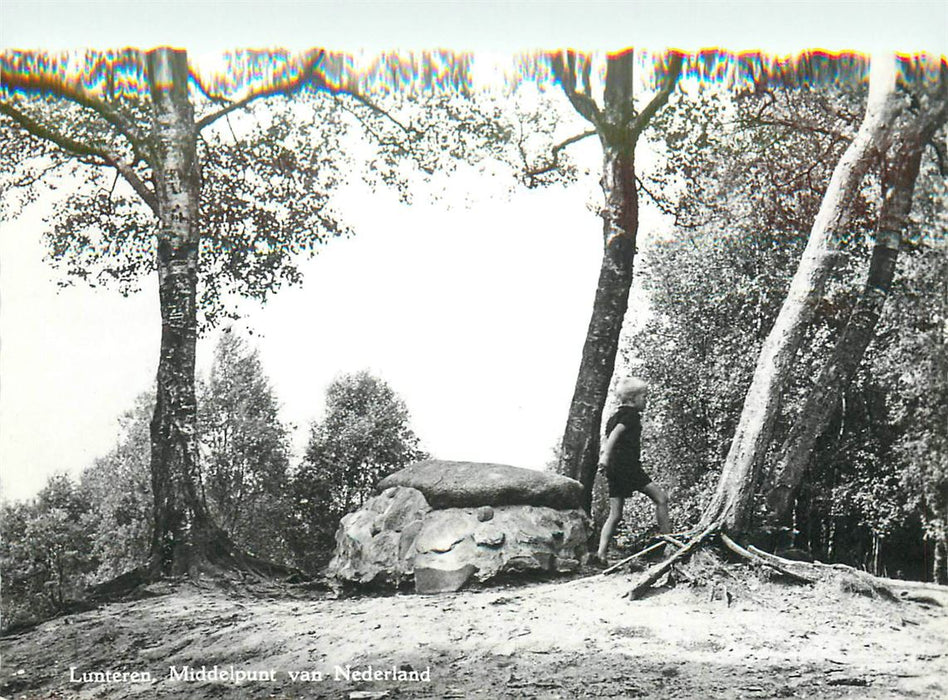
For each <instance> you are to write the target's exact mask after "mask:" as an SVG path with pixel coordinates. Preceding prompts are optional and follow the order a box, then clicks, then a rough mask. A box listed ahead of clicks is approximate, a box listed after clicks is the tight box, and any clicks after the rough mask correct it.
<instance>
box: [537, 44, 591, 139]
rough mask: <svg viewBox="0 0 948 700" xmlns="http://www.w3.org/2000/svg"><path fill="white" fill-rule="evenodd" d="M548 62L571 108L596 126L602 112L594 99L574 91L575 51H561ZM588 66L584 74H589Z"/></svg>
mask: <svg viewBox="0 0 948 700" xmlns="http://www.w3.org/2000/svg"><path fill="white" fill-rule="evenodd" d="M550 63H551V65H552V67H553V75H554V77H555V78H556V79H557V80H558V81H559V83H560V86H561V87H562V88H563V92H565V93H566V97H567V98H569V101H570V104H572V105H573V109H575V110H576V111H577V112H579V114H580V115H581V116H582V117H583V118H584V119H586V121H588V122H590V123H591V124H592V125H593V126H596V127H598V126H599V124H600V121H601V116H602V113H601V112H600V111H599V107H598V106H597V105H596V102H595V100H593V98H591V97H590V96H589V95H587V94H585V93H582V92H577V91H576V52H575V51H567V52H565V53H564V52H562V51H561V52H560V53H558V54H556V55H555V56H553V57H552V58H551V59H550ZM588 68H589V67H588V66H587V70H586V71H585V72H584V75H586V76H588V74H589V70H588Z"/></svg>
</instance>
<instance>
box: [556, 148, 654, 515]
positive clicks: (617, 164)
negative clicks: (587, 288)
mask: <svg viewBox="0 0 948 700" xmlns="http://www.w3.org/2000/svg"><path fill="white" fill-rule="evenodd" d="M603 150H604V155H603V179H602V191H603V194H604V196H605V202H606V203H605V206H604V208H603V214H602V216H603V238H604V249H603V255H602V266H601V267H600V270H599V285H598V286H597V288H596V298H595V301H594V302H593V311H592V317H591V318H590V320H589V328H588V330H587V331H586V343H585V345H584V346H583V357H582V361H581V362H580V366H579V374H578V376H577V378H576V388H575V390H574V392H573V401H572V403H571V404H570V410H569V418H568V420H567V423H566V432H565V433H564V435H563V452H562V459H563V460H564V462H565V464H567V465H570V468H569V472H568V473H570V474H571V475H572V476H573V477H574V478H577V479H579V481H580V482H581V483H582V484H583V499H584V501H583V503H584V507H585V508H586V510H587V511H588V510H589V508H590V505H591V503H592V487H593V481H594V479H595V477H596V467H597V465H598V464H599V432H600V426H601V424H602V411H603V406H604V405H605V403H606V396H607V394H608V392H609V383H610V381H611V380H612V373H613V371H614V369H615V363H616V354H617V352H618V348H619V334H620V333H621V332H622V321H623V319H624V318H625V312H626V310H627V309H628V306H629V289H630V288H631V286H632V265H633V261H634V260H635V237H636V233H637V232H638V224H639V221H638V194H637V193H636V191H635V166H634V154H633V152H631V149H630V151H629V152H622V151H621V150H619V149H615V148H611V147H609V146H606V145H604V149H603Z"/></svg>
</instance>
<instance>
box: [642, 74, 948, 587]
mask: <svg viewBox="0 0 948 700" xmlns="http://www.w3.org/2000/svg"><path fill="white" fill-rule="evenodd" d="M686 99H687V98H686ZM858 100H859V95H855V94H847V93H831V92H824V93H820V94H814V93H809V92H808V91H806V90H800V91H795V92H792V91H785V92H781V93H779V94H773V95H772V94H770V93H766V94H763V95H749V96H743V97H741V98H738V99H737V100H736V101H735V102H734V103H728V102H727V101H726V100H722V98H721V96H720V95H716V94H712V95H709V94H702V95H698V96H696V97H694V98H690V99H687V101H685V103H684V104H681V105H679V106H678V107H677V108H676V109H675V110H669V111H668V112H667V113H663V115H662V116H661V117H660V119H663V120H664V121H665V124H664V127H663V128H662V129H659V130H658V131H659V133H663V134H665V136H666V139H667V146H668V149H669V153H670V155H671V157H670V159H669V162H668V166H667V168H664V169H661V170H659V171H657V172H656V173H654V174H653V175H652V177H651V180H650V185H649V187H650V190H651V187H654V188H655V189H654V190H651V191H658V189H659V188H663V189H664V191H666V192H672V193H676V195H677V201H674V202H673V204H672V205H665V206H666V207H669V206H670V211H671V213H673V214H675V216H676V222H677V225H676V227H675V232H674V235H673V237H671V238H670V239H669V240H665V241H660V242H656V243H654V244H652V245H650V246H649V247H648V248H647V249H646V250H645V251H644V255H643V256H642V264H641V266H640V268H639V269H640V273H639V274H640V275H641V276H642V277H644V284H645V286H646V288H647V290H648V292H649V295H650V296H649V299H650V304H651V308H652V311H653V314H652V316H651V317H650V318H649V320H648V321H647V322H646V324H645V325H644V327H643V328H642V329H641V330H640V331H639V332H638V333H637V334H635V336H634V337H632V338H630V339H629V341H628V343H627V346H626V347H625V349H624V355H625V358H626V362H627V364H628V365H629V367H630V368H631V371H632V372H634V373H636V374H638V375H641V376H643V377H645V378H646V379H648V380H649V381H650V383H651V384H652V390H651V394H650V406H649V410H648V411H647V414H646V421H645V426H644V434H643V441H644V447H643V454H644V455H645V457H646V460H647V462H648V465H649V469H650V470H651V471H652V473H653V476H655V477H656V479H657V480H658V481H659V482H660V483H662V484H663V485H665V486H666V487H668V489H669V491H670V495H671V503H672V516H673V520H674V521H675V522H676V523H677V524H678V525H681V526H687V525H690V524H692V523H694V522H695V521H696V520H697V518H698V516H699V515H700V513H701V512H702V510H703V508H704V506H705V504H706V503H707V501H708V500H709V499H710V497H711V495H712V493H713V490H714V488H715V484H716V481H717V475H718V473H719V471H720V468H721V466H722V464H723V461H724V458H725V456H726V454H727V450H728V448H729V446H730V441H731V437H732V435H733V432H734V427H735V425H736V422H737V419H738V416H739V414H740V410H741V405H742V403H743V399H744V393H745V391H746V389H747V386H748V385H749V382H750V378H751V376H752V373H753V369H754V363H755V362H756V358H757V355H758V351H759V348H760V345H761V343H762V341H763V339H764V338H765V337H766V334H767V333H768V331H769V329H770V326H771V325H772V323H773V320H774V318H775V317H776V314H777V312H778V310H779V308H780V305H781V303H782V302H783V298H784V296H785V294H786V290H787V288H788V284H789V280H790V278H791V276H792V275H793V273H794V271H795V268H796V264H797V260H798V259H799V256H800V253H801V251H802V246H803V244H804V243H805V240H806V236H807V234H808V231H809V228H810V226H811V225H812V220H813V216H814V215H815V212H816V210H817V208H818V206H819V203H820V198H821V196H822V192H823V190H824V189H825V186H826V184H827V180H828V177H829V175H830V173H831V171H832V167H833V165H834V164H835V162H836V160H837V159H838V156H839V153H840V152H841V149H842V148H843V147H845V138H847V134H848V135H851V133H852V129H853V127H854V126H855V124H856V121H857V118H855V117H853V115H855V114H858V113H859V111H860V109H861V108H860V107H859V106H858ZM928 168H929V173H928V175H927V176H925V177H923V178H921V179H920V181H919V185H918V193H917V196H916V203H917V207H916V209H915V211H916V212H919V211H920V212H921V213H920V214H919V215H917V216H916V219H917V222H916V225H915V226H914V227H913V230H912V231H910V232H909V235H908V236H907V240H908V241H913V240H914V241H922V244H921V246H919V245H918V244H912V245H911V246H907V247H913V248H918V249H917V250H916V251H915V252H911V251H908V252H906V253H903V255H902V257H901V259H900V262H899V266H900V270H902V273H901V274H900V275H899V276H898V277H897V280H896V284H895V287H894V289H893V292H892V295H891V299H890V302H889V304H888V305H887V307H886V308H887V312H886V313H885V314H884V317H883V319H882V321H881V322H880V325H879V327H878V328H877V336H878V338H877V340H876V341H874V343H873V345H871V346H870V350H869V352H868V353H867V357H866V360H865V361H864V363H863V365H862V367H861V368H860V370H859V372H858V373H857V376H856V377H855V379H854V381H853V382H852V383H851V385H850V387H849V389H848V390H847V392H846V395H845V397H844V400H843V401H842V403H841V405H840V407H839V410H838V412H837V414H836V416H835V418H834V420H833V422H832V424H831V425H830V426H829V428H828V430H827V431H826V434H824V436H823V438H822V439H821V440H820V441H819V443H818V445H817V447H816V450H815V451H814V455H813V462H812V465H811V468H810V470H809V473H808V476H807V480H806V486H805V488H804V490H803V492H802V493H801V496H800V499H799V502H798V508H797V513H796V518H797V519H796V526H797V527H798V529H800V530H801V534H800V536H799V538H798V544H802V545H804V546H809V547H811V548H813V550H814V552H815V553H816V554H817V555H819V556H823V557H826V558H834V559H836V560H841V561H847V562H849V563H854V564H859V565H863V566H871V565H872V564H873V561H875V562H876V563H879V562H880V561H881V565H882V566H886V565H887V564H886V562H887V561H888V562H889V564H888V565H889V566H891V568H892V569H893V573H894V571H895V570H896V569H897V570H900V571H902V572H903V573H907V572H910V573H912V574H914V575H922V574H923V573H924V572H922V571H921V570H919V568H918V564H919V562H920V561H921V548H920V539H919V538H920V535H921V531H920V527H921V525H920V523H924V527H925V528H926V532H927V533H928V535H929V537H931V538H937V537H940V536H942V535H941V534H940V533H943V532H944V529H943V528H944V525H943V524H942V525H939V524H938V522H939V521H938V517H941V516H935V515H934V514H935V513H936V512H941V513H944V512H945V510H944V505H943V504H941V501H940V500H939V497H938V494H943V493H944V492H945V484H946V482H945V480H944V479H945V477H944V473H943V472H944V468H943V465H944V464H945V463H946V460H945V456H944V455H945V442H944V438H943V436H944V432H943V431H939V430H938V429H937V426H939V425H945V423H946V421H945V415H944V412H943V406H944V405H945V398H944V397H945V390H946V389H945V385H944V381H943V379H940V378H943V377H944V369H943V361H944V360H943V358H944V351H943V350H942V351H941V352H939V351H938V348H939V347H942V348H943V345H942V346H939V345H938V340H937V337H936V336H937V335H938V333H940V332H941V330H940V328H941V327H940V326H938V324H932V322H931V319H932V318H944V308H945V307H944V304H945V301H944V296H943V295H939V294H932V291H933V290H934V289H936V288H938V285H939V284H941V282H940V281H941V280H943V279H944V274H945V269H944V267H943V262H942V263H939V262H938V261H943V259H944V245H945V241H944V233H943V232H944V230H945V226H944V222H943V221H942V222H941V223H939V220H938V216H937V214H936V212H937V211H938V209H939V207H938V205H937V202H938V201H941V202H942V203H943V201H944V196H945V195H944V182H943V180H942V181H940V182H939V181H938V179H937V178H933V177H932V173H931V165H930V164H929V165H928ZM877 183H878V180H877V176H876V174H871V176H870V177H869V178H868V179H867V182H866V183H865V185H864V187H863V188H862V191H861V192H860V195H859V197H858V198H857V202H856V206H855V213H854V218H853V222H852V224H851V226H850V228H849V230H848V232H847V234H846V235H845V236H844V237H843V239H842V240H841V241H839V246H840V250H841V255H840V261H839V264H838V265H837V270H836V274H835V277H834V279H833V280H832V281H831V283H830V286H829V288H828V289H827V290H826V291H825V293H824V297H823V300H822V302H821V305H820V307H819V308H818V309H817V315H816V320H815V323H814V327H813V328H812V329H811V331H810V336H809V339H808V341H807V342H806V343H805V345H804V347H803V348H802V350H801V352H800V354H799V356H798V358H797V363H796V365H795V367H794V374H793V377H792V378H791V383H790V385H789V386H788V389H787V391H786V392H785V395H784V397H783V402H782V407H781V413H780V415H779V416H778V418H777V424H776V426H775V440H774V445H775V446H779V444H781V443H782V440H783V437H784V436H785V435H786V433H787V431H788V430H789V427H790V425H791V424H792V421H793V419H794V418H795V417H796V415H797V414H798V412H799V410H800V408H801V406H802V402H803V400H804V399H805V396H806V392H807V389H808V387H809V383H810V382H811V381H812V379H813V377H814V376H815V374H816V373H817V372H818V370H819V368H820V367H821V366H822V363H823V361H824V359H825V356H826V354H827V351H828V350H829V348H830V347H831V344H832V343H834V342H835V338H836V335H837V333H838V331H839V330H840V329H841V328H842V326H843V324H845V322H846V320H847V318H848V315H849V311H850V309H851V308H852V306H853V304H854V302H855V299H856V297H857V295H858V293H859V290H860V289H861V287H862V285H863V284H864V282H865V276H866V269H867V261H868V253H869V249H870V246H871V242H872V238H871V236H872V230H873V226H874V219H875V207H876V206H877V204H878V201H879V193H878V184H877ZM941 209H943V206H942V207H941ZM939 265H942V266H941V267H939ZM939 275H941V277H939ZM939 314H940V316H939ZM936 329H938V330H936ZM942 342H943V341H942ZM939 363H942V364H941V365H939ZM939 366H941V367H942V369H941V370H940V371H941V374H939V369H938V367H939ZM939 407H942V408H939ZM939 411H942V412H941V413H939ZM923 455H924V456H923ZM765 487H766V484H762V485H761V488H765ZM942 500H943V499H942ZM639 511H642V512H641V513H640V512H639ZM650 516H651V514H650V512H648V509H646V508H636V509H635V512H634V514H633V518H632V523H631V524H632V525H634V526H638V527H642V528H644V527H646V526H647V525H648V524H649V520H650ZM941 522H942V523H943V522H944V521H941ZM886 538H891V540H892V542H899V543H902V544H901V545H900V546H902V547H903V548H909V549H910V554H907V555H905V556H904V557H902V559H899V556H900V555H899V554H898V553H897V552H895V551H894V548H893V550H892V551H890V552H888V553H887V552H886V550H885V547H884V546H883V547H882V553H881V560H880V554H879V550H880V544H879V541H880V540H882V539H886ZM906 543H909V544H906ZM911 543H914V544H911ZM906 551H909V550H908V549H907V550H906ZM913 558H914V562H913V561H911V560H912V559H913ZM913 566H914V567H915V568H914V569H913V568H912V567H913Z"/></svg>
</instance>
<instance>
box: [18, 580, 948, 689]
mask: <svg viewBox="0 0 948 700" xmlns="http://www.w3.org/2000/svg"><path fill="white" fill-rule="evenodd" d="M632 580H633V579H632V577H630V576H629V575H626V574H619V575H613V576H605V577H604V576H591V577H587V578H582V579H574V580H571V581H566V582H563V581H555V582H545V583H533V584H529V585H523V586H517V587H514V586H504V587H498V588H490V589H482V590H471V591H462V592H459V593H454V594H447V595H441V596H416V595H413V594H407V593H406V594H399V595H390V596H375V597H351V598H342V599H334V598H332V597H331V596H329V595H327V594H325V593H308V594H301V593H299V592H297V593H295V594H293V595H290V594H281V593H279V592H278V591H273V590H271V591H270V593H269V594H266V595H262V596H261V595H260V594H259V593H258V594H256V595H254V594H251V593H250V592H248V591H243V592H241V593H234V592H230V593H228V592H225V591H222V590H220V589H210V588H208V589H202V588H199V587H197V586H194V585H192V584H177V585H171V584H165V585H163V586H162V587H160V590H161V595H158V596H157V597H153V598H147V599H143V600H137V601H129V602H121V603H112V604H109V605H106V606H103V607H101V608H99V609H97V610H94V611H89V612H84V613H79V614H73V615H69V616H65V617H61V618H57V619H55V620H51V621H48V622H46V623H45V624H43V625H41V626H39V627H37V628H35V629H33V630H30V631H27V632H23V633H21V634H19V635H14V636H9V637H6V638H4V639H3V640H2V652H3V663H2V675H0V694H2V696H3V697H4V698H44V699H45V698H123V699H124V698H155V697H157V698H381V697H388V698H478V697H482V698H578V697H613V698H634V697H649V698H772V697H781V698H782V697H787V698H789V697H801V698H802V697H806V698H842V697H853V698H893V697H918V698H946V697H948V607H943V606H948V589H945V588H942V589H931V590H928V591H926V592H925V595H926V596H928V597H930V600H929V601H928V602H925V600H924V599H923V601H922V602H917V601H905V600H889V599H886V598H883V597H878V596H876V597H873V596H866V595H858V594H854V593H851V592H846V591H844V590H843V589H842V588H841V587H840V586H839V584H838V583H837V582H834V581H827V582H820V583H818V584H816V585H814V586H796V585H787V584H782V583H778V582H774V581H768V580H766V579H761V578H759V577H758V575H757V574H753V573H749V572H744V573H739V575H738V576H737V577H734V578H733V580H732V579H731V578H727V577H725V578H722V579H721V580H720V581H719V584H718V586H715V587H712V586H708V585H703V586H697V587H695V586H688V585H684V584H680V585H678V586H676V587H672V588H663V589H657V590H656V591H654V592H653V593H651V594H650V595H648V596H647V597H646V598H644V599H642V600H638V601H634V602H633V601H630V600H628V599H627V598H623V597H622V594H623V593H625V592H626V591H627V590H628V589H629V588H630V584H631V581H632ZM721 583H723V584H724V585H725V586H727V587H728V593H729V594H730V596H732V599H731V600H728V597H729V596H728V595H726V594H725V593H724V590H723V589H722V588H721V587H720V584H721ZM896 593H897V595H898V591H896ZM921 593H922V592H921V591H919V590H914V591H913V592H912V594H913V595H915V596H918V595H920V594H921ZM301 595H302V596H304V597H300V596H301ZM937 601H941V602H942V605H943V606H942V605H938V604H936V603H937ZM184 666H190V667H191V668H193V669H200V668H201V667H202V666H204V667H205V670H206V672H212V671H213V669H214V667H216V668H217V672H218V673H219V674H220V673H222V672H223V673H228V672H242V673H243V674H246V675H250V674H253V673H255V672H256V673H257V678H256V679H252V677H251V678H246V675H245V678H243V679H242V680H241V681H240V682H235V680H234V679H233V676H232V677H231V678H225V679H224V680H221V679H218V680H206V679H205V680H201V679H199V678H195V679H194V680H185V679H181V678H176V677H174V674H172V673H171V672H170V670H169V669H171V668H172V667H173V668H174V669H176V671H178V672H180V671H181V670H182V667H184ZM71 667H72V668H73V670H72V671H70V668H71ZM347 667H348V673H349V677H348V679H347V678H346V672H347ZM97 671H98V672H103V673H104V672H106V671H109V672H115V673H120V672H123V671H124V672H127V673H131V672H137V673H139V674H141V676H142V677H141V678H139V679H137V680H138V682H135V679H133V678H132V677H126V678H125V679H124V680H119V681H116V682H100V681H99V680H98V679H97V678H96V677H87V680H86V681H85V682H83V681H82V680H81V679H82V678H83V674H84V673H91V672H97ZM371 671H375V672H379V673H381V674H384V673H386V672H387V673H388V674H389V675H391V674H392V673H393V671H395V672H397V671H401V673H402V674H403V675H402V677H401V678H400V679H399V678H387V679H386V678H384V677H380V678H379V679H378V680H363V679H361V678H359V679H358V680H357V676H358V674H365V673H366V672H371ZM71 674H72V677H73V678H78V679H80V680H78V681H74V680H72V679H71ZM291 674H295V676H292V677H291ZM307 674H308V677H307ZM148 676H150V677H148Z"/></svg>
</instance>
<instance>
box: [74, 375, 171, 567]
mask: <svg viewBox="0 0 948 700" xmlns="http://www.w3.org/2000/svg"><path fill="white" fill-rule="evenodd" d="M154 406H155V395H154V393H153V392H150V391H149V392H145V393H143V394H141V395H140V396H138V398H136V399H135V405H134V406H133V407H132V408H131V409H129V410H128V411H126V412H125V414H123V415H122V416H121V418H119V435H118V440H117V444H116V446H115V448H114V449H113V450H112V451H111V452H109V453H108V454H107V455H105V456H104V457H100V458H98V459H96V460H95V461H94V462H93V463H92V464H91V465H89V466H88V467H86V468H85V469H84V470H83V471H82V474H81V475H80V477H79V488H80V490H81V491H82V494H83V496H84V497H85V498H86V499H88V501H89V503H90V504H91V505H92V510H91V519H90V523H89V529H90V532H91V534H92V536H93V538H94V548H93V554H94V556H95V558H96V559H97V560H98V562H99V566H98V569H97V570H96V578H97V579H98V580H108V579H111V578H114V577H116V576H119V575H121V574H122V573H124V572H125V571H127V570H128V569H129V568H130V566H132V567H137V566H141V565H143V564H145V563H146V562H147V560H148V553H149V546H150V543H151V537H152V534H153V531H154V523H153V519H152V508H153V506H154V498H153V497H152V493H151V471H150V457H151V430H150V425H149V424H150V422H151V416H152V414H153V413H154Z"/></svg>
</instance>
